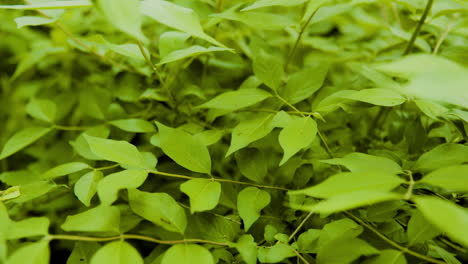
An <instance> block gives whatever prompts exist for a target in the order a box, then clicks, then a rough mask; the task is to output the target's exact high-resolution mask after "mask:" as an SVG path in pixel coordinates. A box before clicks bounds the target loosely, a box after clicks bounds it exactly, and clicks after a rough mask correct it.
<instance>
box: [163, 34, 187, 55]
mask: <svg viewBox="0 0 468 264" xmlns="http://www.w3.org/2000/svg"><path fill="white" fill-rule="evenodd" d="M188 38H190V35H189V34H187V33H184V32H180V31H166V32H164V33H162V34H161V35H160V36H159V54H160V56H161V58H164V57H166V56H167V55H168V54H169V53H171V52H173V51H176V50H182V49H185V48H188V47H187V46H188V44H187V39H188Z"/></svg>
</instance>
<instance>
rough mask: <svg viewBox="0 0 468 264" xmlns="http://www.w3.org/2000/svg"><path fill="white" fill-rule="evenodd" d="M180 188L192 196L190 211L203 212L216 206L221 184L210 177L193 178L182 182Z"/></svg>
mask: <svg viewBox="0 0 468 264" xmlns="http://www.w3.org/2000/svg"><path fill="white" fill-rule="evenodd" d="M180 190H181V191H182V192H184V193H185V194H187V195H188V197H189V198H190V211H191V212H192V213H195V212H202V211H208V210H211V209H213V208H215V207H216V205H217V204H218V201H219V196H220V195H221V184H220V183H219V182H215V181H213V180H210V179H192V180H189V181H186V182H184V183H182V184H181V185H180Z"/></svg>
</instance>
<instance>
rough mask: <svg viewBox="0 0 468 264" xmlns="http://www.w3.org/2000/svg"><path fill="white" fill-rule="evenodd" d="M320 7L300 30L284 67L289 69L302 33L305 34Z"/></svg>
mask: <svg viewBox="0 0 468 264" xmlns="http://www.w3.org/2000/svg"><path fill="white" fill-rule="evenodd" d="M319 9H320V7H319V8H317V9H315V11H314V12H313V13H312V14H310V16H309V17H308V18H307V21H306V22H305V23H304V24H303V25H302V27H301V30H300V31H299V35H297V38H296V42H294V46H293V48H292V49H291V51H290V52H289V55H288V57H287V59H286V63H285V66H284V68H285V69H286V70H287V69H288V66H289V63H290V62H291V60H292V58H293V56H294V53H295V52H296V49H297V46H298V45H299V42H300V41H301V38H302V35H303V34H304V32H305V30H306V28H307V26H309V24H310V21H311V20H312V18H313V17H314V16H315V14H316V13H317V11H318V10H319Z"/></svg>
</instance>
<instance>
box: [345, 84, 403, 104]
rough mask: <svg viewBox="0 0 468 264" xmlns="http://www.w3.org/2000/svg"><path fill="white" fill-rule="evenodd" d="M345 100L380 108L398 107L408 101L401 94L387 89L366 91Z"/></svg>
mask: <svg viewBox="0 0 468 264" xmlns="http://www.w3.org/2000/svg"><path fill="white" fill-rule="evenodd" d="M345 98H347V99H351V100H355V101H360V102H365V103H369V104H373V105H380V106H396V105H400V104H402V103H404V102H405V101H406V98H404V97H403V96H401V95H400V94H399V93H397V92H395V91H393V90H391V89H385V88H373V89H364V90H360V91H358V92H356V93H352V94H350V95H347V96H345Z"/></svg>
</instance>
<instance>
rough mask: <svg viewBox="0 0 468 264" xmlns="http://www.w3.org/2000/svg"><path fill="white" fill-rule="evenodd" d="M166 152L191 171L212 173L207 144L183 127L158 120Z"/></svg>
mask: <svg viewBox="0 0 468 264" xmlns="http://www.w3.org/2000/svg"><path fill="white" fill-rule="evenodd" d="M156 124H157V125H158V129H159V141H160V144H161V149H162V150H163V151H164V153H165V154H166V155H167V156H169V157H170V158H171V159H173V160H174V161H175V162H176V163H177V164H179V165H180V166H182V167H184V168H186V169H189V170H191V171H195V172H200V173H206V174H211V157H210V153H209V152H208V149H207V148H206V146H205V145H204V144H203V143H202V142H201V141H199V140H197V139H196V138H195V137H194V136H192V135H190V134H189V133H187V132H185V131H184V130H182V129H177V128H171V127H167V126H165V125H163V124H161V123H159V122H156Z"/></svg>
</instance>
